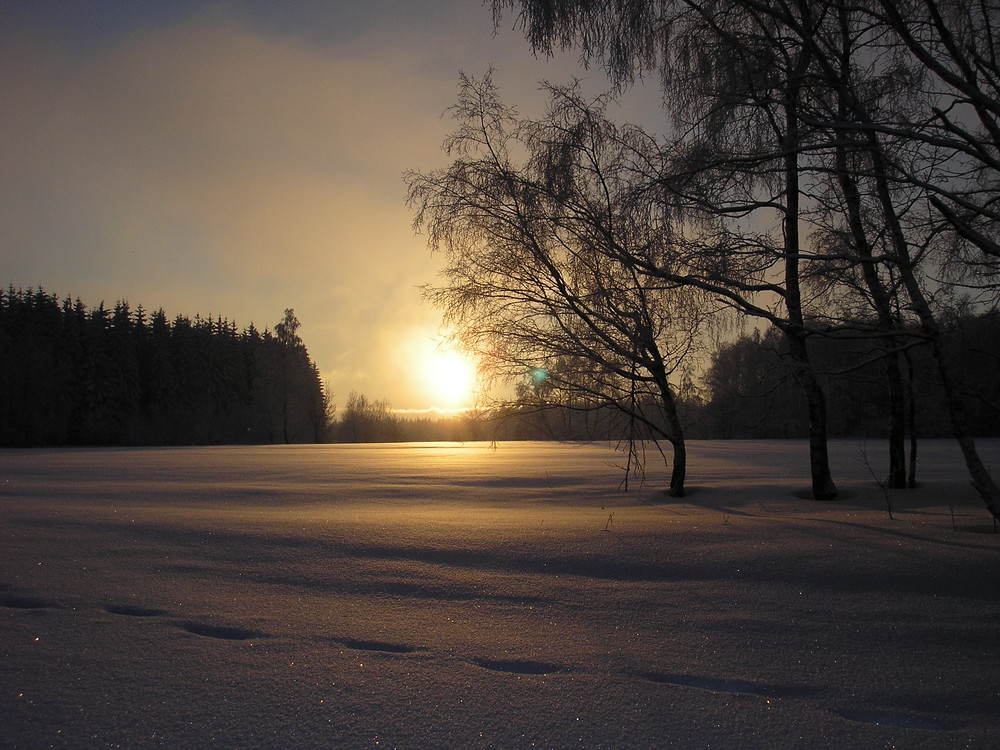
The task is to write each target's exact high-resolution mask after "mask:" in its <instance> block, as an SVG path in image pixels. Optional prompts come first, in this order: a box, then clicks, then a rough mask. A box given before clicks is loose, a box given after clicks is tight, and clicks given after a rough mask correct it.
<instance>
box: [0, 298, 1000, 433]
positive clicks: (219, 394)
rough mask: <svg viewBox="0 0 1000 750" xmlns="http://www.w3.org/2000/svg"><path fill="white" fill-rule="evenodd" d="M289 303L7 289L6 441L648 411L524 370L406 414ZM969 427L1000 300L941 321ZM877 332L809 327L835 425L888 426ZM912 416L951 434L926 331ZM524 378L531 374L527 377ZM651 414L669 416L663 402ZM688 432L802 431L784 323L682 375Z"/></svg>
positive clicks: (630, 428)
mask: <svg viewBox="0 0 1000 750" xmlns="http://www.w3.org/2000/svg"><path fill="white" fill-rule="evenodd" d="M298 326H299V323H298V320H297V319H296V318H295V316H294V313H293V311H292V310H286V311H285V317H284V319H283V320H282V321H281V322H280V323H278V324H277V325H275V327H274V332H273V333H272V332H271V331H269V330H265V331H263V332H261V331H258V330H257V329H256V328H255V327H254V326H253V325H251V326H249V327H248V328H246V329H244V330H242V331H239V330H237V328H236V325H235V324H233V323H230V322H229V321H227V320H225V319H222V318H214V319H212V318H202V317H200V316H196V317H195V318H194V319H189V318H187V317H184V316H178V317H176V318H174V319H173V320H168V319H167V317H166V315H165V313H164V312H163V311H162V310H157V311H156V312H154V313H152V314H149V313H147V312H146V311H145V310H144V309H143V308H142V307H141V306H140V307H137V308H136V309H134V310H133V309H131V308H130V306H129V305H128V303H126V302H117V303H116V304H115V305H114V307H112V308H110V309H108V308H107V307H105V306H104V305H103V304H101V305H99V306H98V307H96V308H92V309H88V308H87V307H86V306H85V305H84V304H83V303H81V302H80V301H79V300H76V301H75V302H74V301H71V300H70V299H68V298H67V299H63V300H60V299H59V298H58V297H56V296H54V295H50V294H47V293H46V292H44V291H42V290H37V291H32V290H28V291H26V292H25V291H20V290H15V289H13V288H11V289H8V290H7V291H3V290H0V414H2V419H0V445H4V446H32V445H185V444H234V443H237V444H238V443H254V444H259V443H285V442H325V441H339V442H405V441H431V440H447V441H473V440H613V441H616V440H622V439H628V438H630V437H635V438H644V437H648V436H649V435H650V432H649V430H648V426H647V425H643V424H641V423H639V422H637V421H636V420H634V419H629V418H626V417H624V416H623V414H622V412H621V411H620V410H617V409H615V408H612V407H611V406H609V405H600V404H586V403H566V404H563V408H545V409H542V408H538V407H536V406H534V405H533V404H532V393H531V389H532V388H534V387H544V384H535V383H530V382H528V383H526V385H525V386H524V387H522V388H521V389H519V393H518V399H517V402H516V403H508V404H506V405H503V406H498V407H494V408H491V409H480V410H470V411H468V412H463V413H459V414H456V415H453V416H449V415H428V416H426V417H413V416H410V415H402V414H400V413H398V412H396V411H395V410H394V409H393V408H392V405H391V404H390V403H389V402H388V401H385V400H372V399H369V398H368V397H367V396H365V395H362V394H357V393H352V394H350V395H349V397H348V399H347V401H346V404H345V405H344V406H343V408H342V409H339V410H337V411H338V413H337V414H336V416H334V411H335V409H334V406H333V404H332V403H330V398H331V394H329V393H326V392H324V389H323V387H322V385H321V383H320V377H319V373H318V372H317V369H316V367H315V365H314V364H313V363H312V361H311V359H310V358H309V354H308V352H307V350H306V348H305V346H304V345H303V343H302V340H301V339H300V338H299V336H298V335H297V329H298ZM944 340H945V346H946V350H947V351H948V353H949V357H950V359H951V363H952V366H953V367H955V368H957V369H960V370H961V371H962V372H963V374H964V376H965V381H966V382H967V383H968V384H969V387H968V388H967V391H966V393H964V394H963V396H964V398H965V399H966V400H967V403H968V405H969V407H970V408H969V409H968V413H969V414H970V415H971V424H970V425H969V427H970V428H971V430H972V432H973V433H974V434H976V435H979V436H983V437H988V436H998V435H1000V377H998V375H997V373H998V372H1000V313H998V312H996V311H991V312H988V313H965V314H962V315H956V316H954V317H953V318H952V319H951V320H950V321H948V326H947V329H946V331H945V333H944ZM884 345H885V344H884V342H883V341H881V340H879V339H866V338H851V337H850V336H847V335H844V334H839V335H836V336H834V335H831V336H828V337H819V336H817V337H813V338H812V339H811V340H810V344H809V346H810V353H811V356H812V358H813V360H814V361H815V362H816V365H817V368H816V369H817V373H818V374H819V376H820V379H821V382H822V386H823V390H824V393H825V395H826V399H827V405H828V409H829V418H830V435H831V437H866V438H871V439H879V438H884V437H885V436H886V433H887V429H888V428H887V425H888V413H887V409H888V398H887V393H886V386H885V378H884V367H885V364H884V358H883V356H882V354H883V350H882V349H881V348H880V347H884ZM900 346H902V347H903V348H904V351H905V362H906V363H907V368H906V370H907V372H906V373H905V375H906V385H907V402H908V428H909V432H910V434H912V435H914V436H917V437H937V436H945V435H947V434H949V430H950V426H949V423H948V414H947V410H946V408H945V406H944V397H943V392H942V390H941V386H940V381H939V379H938V377H937V375H936V373H935V367H934V366H933V364H932V361H931V359H930V358H929V356H928V354H927V352H926V351H925V347H924V346H922V345H921V344H920V340H919V338H917V337H916V336H912V337H910V338H906V339H902V340H901V341H900ZM526 381H530V379H527V378H526ZM647 406H648V408H646V409H644V410H643V416H644V417H645V418H646V419H648V420H649V421H650V422H651V423H655V422H656V420H657V419H660V417H659V415H658V414H657V411H656V407H655V405H654V404H649V405H647ZM678 411H679V413H680V415H681V418H682V420H683V422H684V425H685V428H686V430H687V433H688V435H689V436H690V437H692V438H805V437H807V436H808V421H807V413H806V408H805V404H804V396H803V394H802V390H801V388H799V387H798V385H797V383H796V382H795V377H794V372H793V366H792V363H791V361H790V358H789V356H788V352H787V346H786V343H785V340H784V337H782V336H779V335H778V334H777V333H775V332H773V331H771V332H768V333H766V334H763V335H762V334H760V333H753V334H749V335H744V336H740V337H739V338H737V339H736V340H734V341H731V342H729V343H727V344H724V345H722V346H720V348H719V349H718V350H717V351H716V352H715V353H714V354H713V355H712V356H711V357H710V358H709V361H708V363H707V367H706V369H705V371H704V372H703V373H702V374H701V375H700V376H699V377H697V378H694V377H688V378H685V379H684V382H682V383H680V384H678Z"/></svg>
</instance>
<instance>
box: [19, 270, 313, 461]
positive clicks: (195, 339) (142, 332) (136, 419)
mask: <svg viewBox="0 0 1000 750" xmlns="http://www.w3.org/2000/svg"><path fill="white" fill-rule="evenodd" d="M291 313H292V311H290V310H289V311H287V312H286V318H285V321H283V323H284V327H283V331H284V334H282V336H283V339H282V336H275V335H274V334H271V333H270V332H267V331H265V332H264V333H260V332H259V331H257V329H255V328H254V327H253V326H250V327H249V328H247V329H245V330H244V331H242V332H241V331H237V329H236V326H235V324H233V323H231V322H229V321H228V320H225V319H223V318H221V317H220V318H202V317H200V316H196V317H195V318H194V319H193V320H192V319H190V318H187V317H184V316H178V317H176V318H175V319H174V320H172V321H170V320H168V319H167V317H166V315H165V314H164V312H163V311H162V310H157V311H156V312H155V313H153V314H152V315H150V314H148V313H147V312H146V310H144V309H143V308H142V307H141V306H140V307H138V308H136V309H135V310H132V309H131V308H130V306H129V304H128V303H127V302H118V303H116V304H115V306H114V307H113V308H112V309H110V310H109V309H108V308H106V307H105V306H104V305H103V304H101V305H99V306H98V307H96V308H92V309H88V308H87V307H85V306H84V305H83V303H82V302H80V301H79V300H77V301H76V302H72V301H71V300H70V299H69V298H66V299H64V300H60V299H59V298H58V297H56V296H54V295H50V294H48V293H46V292H44V291H43V290H41V289H38V290H27V291H20V290H15V289H13V288H11V289H8V290H7V291H5V292H4V291H0V414H2V415H3V418H2V419H0V445H76V444H102V445H144V444H181V445H183V444H201V443H273V442H285V441H293V442H316V441H319V440H322V439H323V434H324V429H325V415H324V404H323V392H322V387H321V385H320V382H319V375H318V372H317V371H316V368H315V366H314V365H313V363H312V362H311V360H310V359H309V355H308V353H307V351H306V349H305V347H304V346H302V342H301V339H299V338H298V337H297V336H296V335H295V331H294V329H293V328H292V327H290V326H289V325H288V324H289V323H290V322H291V321H294V315H293V314H291ZM290 314H291V318H289V315H290ZM295 322H296V323H297V321H295ZM283 323H279V324H278V325H279V326H282V325H283ZM296 327H297V326H296Z"/></svg>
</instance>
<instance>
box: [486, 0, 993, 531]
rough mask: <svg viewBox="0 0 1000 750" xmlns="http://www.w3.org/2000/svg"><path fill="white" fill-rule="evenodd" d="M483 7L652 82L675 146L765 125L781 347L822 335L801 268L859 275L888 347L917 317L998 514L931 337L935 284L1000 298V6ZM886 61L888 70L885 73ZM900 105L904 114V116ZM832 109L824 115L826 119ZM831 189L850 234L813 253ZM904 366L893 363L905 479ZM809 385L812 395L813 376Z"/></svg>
mask: <svg viewBox="0 0 1000 750" xmlns="http://www.w3.org/2000/svg"><path fill="white" fill-rule="evenodd" d="M493 7H494V13H495V16H496V19H497V22H498V23H499V20H500V18H501V17H502V15H503V13H504V11H506V10H507V9H510V8H516V9H518V10H519V11H520V15H519V20H520V22H521V23H522V24H523V27H524V30H525V35H526V37H527V38H528V40H529V42H530V43H531V44H532V46H533V47H534V48H535V49H536V50H538V51H543V52H551V51H552V50H553V49H554V48H556V47H563V48H570V47H577V48H578V49H580V51H581V57H582V59H583V61H584V62H587V63H589V62H594V61H601V62H603V63H604V65H605V68H606V70H607V71H608V72H609V74H610V75H611V77H612V80H613V81H615V82H616V83H618V84H619V85H622V86H624V85H627V84H628V83H630V82H631V81H632V80H634V78H635V77H636V76H637V75H640V74H643V73H644V72H645V71H657V72H659V73H660V75H661V82H662V88H663V91H664V95H665V102H666V103H667V104H669V105H670V106H671V107H673V108H674V110H675V112H678V111H679V112H680V113H681V114H685V115H687V120H686V121H685V120H684V119H678V118H675V123H674V124H675V127H680V130H681V132H682V138H681V139H682V140H683V139H685V138H690V137H691V136H693V138H692V140H699V139H702V140H703V139H704V134H705V133H711V132H716V133H719V134H722V135H723V136H724V138H725V141H724V142H726V143H727V145H729V144H733V143H737V144H739V143H740V139H743V141H744V142H749V141H747V136H748V134H749V133H752V132H753V130H754V129H753V128H748V127H747V125H748V124H749V123H759V122H764V123H765V124H771V125H772V130H773V133H774V135H775V137H776V140H777V142H778V144H780V148H779V149H777V150H775V156H777V155H778V154H779V153H780V154H782V155H783V161H784V175H783V177H784V179H783V181H782V183H783V192H782V194H781V198H782V200H781V207H780V209H779V210H781V211H782V213H783V217H784V221H783V223H784V240H785V245H784V247H785V263H784V269H785V284H784V285H783V287H782V288H781V289H780V290H778V289H775V290H774V293H775V294H778V295H779V296H783V297H784V299H785V302H786V309H787V314H786V315H785V316H783V317H784V318H785V320H786V328H785V329H783V330H786V333H787V334H788V335H789V342H790V344H792V343H795V344H796V345H798V343H797V342H802V341H804V340H807V338H808V336H809V335H811V334H812V333H815V332H821V329H818V328H816V327H813V326H810V325H809V324H808V317H807V316H806V315H805V314H801V315H800V310H799V309H797V308H798V307H799V303H800V302H801V301H802V297H801V291H802V284H801V282H802V276H801V272H802V270H803V263H804V264H806V265H807V266H808V267H811V270H809V271H808V273H810V274H813V277H814V278H816V279H818V278H820V277H821V276H822V274H823V273H824V272H825V271H826V270H828V269H829V268H830V266H831V264H835V263H840V264H842V265H844V264H846V266H849V267H851V266H853V267H855V268H857V269H861V270H862V271H863V274H862V277H863V285H857V284H855V285H854V286H853V287H848V288H846V290H847V291H848V292H851V291H853V292H855V293H857V292H863V294H864V295H865V296H866V297H867V299H868V301H869V303H870V304H871V306H872V307H873V309H874V312H875V318H876V325H875V328H874V331H873V332H874V334H875V335H880V336H884V337H886V338H887V340H888V346H887V350H888V351H889V352H896V351H900V350H901V349H904V348H905V346H907V345H908V344H906V343H905V342H901V341H900V329H901V328H902V326H901V321H900V320H899V319H898V311H899V310H901V309H904V308H905V309H908V310H910V311H912V313H913V315H914V317H915V319H916V321H917V322H918V324H919V329H920V337H921V338H922V339H923V340H924V341H926V342H927V344H928V345H929V347H930V348H931V350H932V351H933V353H934V355H935V360H936V362H937V363H938V368H939V372H940V377H941V379H942V382H943V383H944V384H945V393H946V398H947V402H948V407H949V411H950V413H951V416H952V423H953V428H954V433H955V436H956V438H957V440H958V442H959V444H960V446H961V448H962V451H963V454H964V455H965V458H966V463H967V465H968V468H969V471H970V476H971V478H972V481H973V484H974V486H975V487H976V488H977V490H978V491H979V493H980V495H981V496H982V497H983V499H984V501H985V502H986V504H987V506H988V507H989V508H990V510H991V512H993V513H994V515H998V514H1000V490H998V488H997V485H996V483H995V482H994V481H993V480H992V479H991V478H990V476H989V473H988V471H987V470H986V468H985V466H984V465H983V463H982V461H981V460H980V458H979V456H978V454H977V452H976V449H975V445H974V442H973V440H972V438H971V435H970V433H969V430H968V428H967V425H966V418H965V415H964V410H963V404H962V402H961V393H962V390H963V389H962V386H961V377H960V374H959V373H956V372H954V370H953V368H951V367H950V364H949V362H948V359H947V356H946V353H945V352H944V350H943V348H942V345H941V325H940V323H939V318H940V310H939V309H938V308H937V303H936V301H935V299H934V291H933V290H934V289H935V287H936V288H938V289H940V288H941V285H940V282H941V281H942V280H945V281H948V280H950V283H951V284H952V285H953V287H952V288H956V287H957V288H964V289H978V290H980V291H982V292H985V293H987V294H995V293H996V291H997V290H998V288H1000V285H998V284H997V282H996V274H997V270H998V258H1000V243H998V236H1000V235H998V234H997V227H998V226H1000V223H998V221H997V220H998V219H1000V213H998V211H997V205H998V203H1000V192H998V191H1000V180H998V167H1000V157H998V154H1000V105H998V104H997V102H1000V95H998V94H1000V66H998V63H997V61H998V59H1000V54H998V49H997V39H998V37H997V34H996V31H997V23H998V17H1000V10H998V9H997V8H996V6H994V5H992V4H989V3H985V4H984V3H972V2H963V1H961V0H960V1H959V2H950V0H861V2H858V3H853V4H851V5H850V6H845V5H843V4H842V3H839V2H836V0H826V1H825V2H819V3H802V2H797V1H795V2H793V1H792V0H698V1H697V2H696V1H695V0H647V1H646V2H632V1H631V0H608V2H603V3H590V2H580V1H579V0H494V3H493ZM691 40H695V43H692V42H691ZM706 41H707V42H709V43H708V44H706ZM748 42H749V43H748ZM720 53H721V54H720ZM733 62H737V63H739V64H738V65H733V64H732V63H733ZM887 64H888V65H887ZM886 67H888V68H889V70H890V71H891V73H889V74H887V75H883V74H882V72H881V71H882V70H883V69H885V68H886ZM720 83H721V84H723V85H719V84H720ZM734 83H735V84H736V87H734V86H733V84H734ZM740 85H742V89H740V88H738V87H739V86H740ZM904 100H905V103H906V105H907V106H899V103H900V101H904ZM824 102H825V103H826V104H827V105H830V104H832V105H833V106H829V107H828V108H827V109H826V110H825V111H824V110H823V108H822V104H823V103H824ZM692 104H693V105H694V109H692V108H691V105H692ZM692 113H697V114H698V116H697V117H691V116H690V115H691V114H692ZM734 113H738V114H739V115H740V116H739V117H738V118H734V117H733V116H732V115H733V114H734ZM720 123H721V125H722V126H723V127H721V128H720V127H719V125H720ZM734 125H736V126H737V127H735V129H734ZM731 155H732V154H730V156H726V157H723V158H722V159H719V160H717V164H719V166H720V167H721V170H722V171H724V172H730V173H734V174H739V173H740V170H741V163H740V162H739V161H738V160H733V159H732V158H731ZM758 163H759V164H760V163H763V162H758ZM746 165H747V163H746V162H744V163H743V165H742V166H743V167H745V166H746ZM697 176H698V178H699V179H698V180H697V181H693V183H692V184H696V185H699V186H703V185H704V184H705V177H706V172H705V170H703V169H702V170H699V172H698V175H697ZM757 184H758V185H759V184H761V183H759V182H758V183H757ZM831 185H834V186H835V189H836V190H837V191H838V192H839V195H840V201H841V204H840V208H839V210H840V211H841V212H842V213H843V219H842V221H843V226H844V228H845V231H843V232H842V238H843V239H844V240H846V242H843V243H841V246H840V248H839V249H836V248H835V247H834V246H833V245H830V244H826V245H824V244H823V243H817V242H815V241H814V242H813V244H812V247H811V248H809V249H808V250H807V246H806V245H805V244H803V242H802V240H803V239H805V238H808V235H804V234H803V232H802V227H800V226H799V225H800V224H801V223H802V222H804V221H805V222H808V221H810V220H811V219H810V217H809V214H808V212H810V211H819V210H820V209H819V208H818V204H819V203H820V202H821V196H822V195H823V193H824V191H826V190H829V188H830V186H831ZM703 189H704V188H703V187H699V188H698V190H703ZM691 194H693V191H692V193H691ZM756 205H758V206H761V205H763V203H762V202H759V201H758V202H757V204H756ZM706 208H707V209H708V212H709V213H710V214H711V213H715V214H716V215H717V216H720V215H723V214H724V213H725V211H726V210H727V209H726V206H725V205H724V204H720V203H718V202H716V203H715V205H711V204H706ZM866 213H867V215H868V217H869V219H868V220H867V222H866V220H865V218H864V216H865V214H866ZM875 227H879V228H878V229H877V230H876V231H874V232H873V231H872V230H873V228H875ZM813 228H814V229H818V227H816V226H814V227H813ZM845 248H846V249H845ZM873 271H874V273H873ZM949 271H950V276H949V275H948V272H949ZM664 277H666V276H665V275H664ZM842 289H843V287H842ZM945 289H947V287H945ZM754 291H758V290H754ZM897 291H898V293H899V295H900V297H897V296H895V295H896V292H897ZM896 299H904V300H905V302H904V303H902V304H900V303H897V302H896V301H895V300H896ZM894 309H895V311H896V312H894ZM746 311H747V312H749V313H751V314H753V311H752V310H750V309H747V310H746ZM894 316H895V318H894ZM765 317H766V316H765ZM776 324H778V323H776ZM803 363H805V360H803ZM899 369H900V368H899V364H898V362H897V363H894V362H892V361H891V357H890V360H889V361H887V378H888V379H889V380H890V381H893V385H892V386H891V388H892V389H893V391H894V395H893V399H894V400H896V405H895V406H894V408H893V415H894V416H893V420H892V433H893V434H892V445H893V450H892V455H893V466H892V474H893V476H894V477H895V478H896V480H897V481H898V479H899V477H900V475H901V473H900V468H901V463H900V458H901V455H900V453H901V452H900V451H899V450H898V447H899V445H900V439H899V432H898V430H899V425H900V423H901V418H900V416H901V410H900V409H899V408H898V406H899V401H898V399H899V393H900V390H901V388H900V385H899V383H898V379H897V374H896V373H897V372H898V370H899ZM803 375H804V378H803V379H802V382H803V385H804V386H806V388H807V392H808V390H809V383H808V379H809V374H808V372H807V371H806V370H804V371H803ZM817 405H818V404H817ZM810 411H811V412H812V411H813V405H811V406H810ZM814 458H815V456H814ZM813 469H814V485H815V480H816V473H815V472H816V465H815V464H814V467H813Z"/></svg>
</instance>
